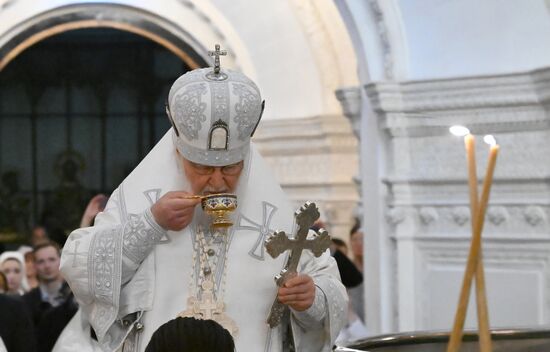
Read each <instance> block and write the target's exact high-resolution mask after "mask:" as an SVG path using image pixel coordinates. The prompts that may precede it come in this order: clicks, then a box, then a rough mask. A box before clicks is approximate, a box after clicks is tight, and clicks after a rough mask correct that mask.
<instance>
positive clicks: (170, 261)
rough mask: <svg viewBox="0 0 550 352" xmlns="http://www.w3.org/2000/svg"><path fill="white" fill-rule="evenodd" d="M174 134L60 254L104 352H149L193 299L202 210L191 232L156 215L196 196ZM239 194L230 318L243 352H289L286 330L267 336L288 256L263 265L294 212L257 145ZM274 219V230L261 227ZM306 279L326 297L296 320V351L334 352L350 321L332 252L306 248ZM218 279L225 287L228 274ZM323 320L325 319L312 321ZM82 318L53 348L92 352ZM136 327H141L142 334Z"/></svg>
mask: <svg viewBox="0 0 550 352" xmlns="http://www.w3.org/2000/svg"><path fill="white" fill-rule="evenodd" d="M170 133H171V131H169V132H168V133H167V135H165V136H164V137H163V139H162V140H161V141H160V142H159V143H158V144H157V145H156V146H155V148H154V149H153V150H152V151H151V153H149V155H148V156H147V157H146V158H145V159H144V160H143V161H142V162H141V163H140V165H139V166H138V167H137V168H136V169H135V170H134V171H133V172H132V173H131V174H130V175H129V176H128V177H127V178H126V180H124V182H123V183H122V184H121V185H120V186H119V188H118V189H117V190H116V191H115V192H114V193H113V194H112V196H111V197H110V200H109V203H108V204H107V207H106V209H105V211H104V212H103V213H100V214H99V215H98V217H97V218H96V223H95V224H96V225H95V226H94V227H90V228H84V229H79V230H76V231H74V232H73V233H72V234H71V235H70V236H69V238H68V240H67V243H66V244H65V247H64V249H63V253H62V257H61V270H62V272H63V274H64V276H65V278H66V279H67V282H68V283H69V285H70V286H71V289H72V290H73V292H74V294H75V297H76V298H77V300H78V303H79V304H80V307H81V309H82V312H81V316H82V317H83V318H84V319H85V320H87V321H89V322H90V324H91V325H92V326H93V328H94V331H95V333H96V334H97V337H98V341H99V345H100V346H101V348H102V349H103V350H104V351H114V350H117V349H120V348H121V346H122V344H123V343H124V346H123V348H124V351H143V350H144V349H145V347H146V345H147V343H148V342H149V339H150V337H151V335H152V334H153V332H154V331H155V330H156V329H157V328H158V327H159V326H160V325H162V324H163V323H165V322H166V321H168V320H170V319H173V318H175V317H176V316H177V315H178V314H179V313H180V312H182V311H183V310H185V309H186V308H187V298H188V297H189V294H191V295H192V294H193V292H191V293H190V292H188V291H189V287H190V282H189V281H190V279H191V271H192V268H193V263H192V260H193V240H194V238H195V232H194V229H195V227H196V225H197V224H196V223H197V222H198V220H197V219H198V218H200V216H199V215H200V214H199V212H201V211H200V210H198V211H197V213H196V214H195V218H194V220H193V223H192V224H190V225H189V226H188V227H186V228H185V229H184V230H182V231H180V232H179V233H175V232H170V231H169V232H168V233H165V232H164V231H163V230H162V229H161V228H160V227H159V226H158V225H157V224H156V223H155V222H154V220H153V218H152V215H151V214H150V210H149V208H150V206H151V205H152V204H153V203H154V202H155V201H156V200H157V199H158V198H160V196H162V195H163V194H164V193H166V192H168V191H173V190H188V191H189V187H188V185H187V182H186V180H185V176H184V173H183V171H182V170H181V167H180V165H179V162H178V160H177V156H176V153H175V149H174V147H173V144H172V143H171V141H170V136H169V134H170ZM237 196H238V200H239V207H238V211H237V214H236V216H235V217H236V219H235V225H234V226H233V227H232V228H231V232H230V233H229V234H228V236H229V250H228V255H227V262H226V266H223V265H222V266H220V267H221V268H224V267H225V268H226V269H225V270H227V276H226V289H225V294H224V295H223V301H224V302H225V305H226V314H227V315H229V317H231V318H232V319H233V320H235V321H236V323H237V325H238V328H239V334H238V336H237V337H236V338H235V344H236V349H237V351H254V352H257V351H282V340H283V331H284V329H282V328H281V327H278V328H276V329H273V330H270V329H269V327H268V325H267V324H266V323H265V320H266V318H267V316H268V314H269V310H270V308H271V304H272V303H273V300H274V299H275V296H276V292H277V288H276V286H275V284H274V281H273V277H274V275H276V274H278V273H279V271H280V270H281V268H282V266H283V264H284V260H285V258H284V256H280V257H279V258H277V259H272V258H270V257H269V256H268V255H267V254H265V255H264V256H263V258H262V253H263V240H264V239H265V238H264V237H265V235H267V234H268V233H269V232H270V231H273V230H279V229H280V230H285V231H287V232H289V231H291V230H293V209H292V208H291V206H290V204H289V202H288V200H287V198H286V196H285V195H284V193H283V192H282V190H281V189H280V187H279V186H278V184H277V183H276V182H275V180H274V179H273V177H272V176H271V174H270V172H269V170H268V168H267V167H266V165H264V162H263V160H262V158H261V157H260V156H259V154H258V153H257V152H256V151H255V149H254V148H251V152H250V154H249V156H248V157H247V159H246V160H245V170H243V173H242V174H241V177H240V179H239V185H238V187H237ZM264 220H265V221H264ZM268 221H269V226H268V227H266V226H263V227H262V226H256V225H261V224H263V223H264V222H268ZM257 227H258V228H257ZM262 236H263V237H262ZM256 244H259V247H257V246H256ZM299 272H302V273H307V274H309V275H310V276H311V277H312V278H313V279H314V282H315V285H316V286H317V287H318V289H319V290H320V292H322V295H320V296H319V295H316V300H315V303H314V305H313V306H312V307H311V308H310V309H309V310H308V311H306V312H302V313H300V314H292V315H291V316H292V319H291V325H292V331H293V335H294V342H295V345H296V349H297V351H330V350H331V348H332V344H333V342H334V340H335V339H336V336H337V335H338V332H339V331H340V329H341V327H342V326H343V325H344V324H345V321H346V314H347V295H346V292H345V288H344V287H343V285H342V284H341V283H340V280H339V275H338V270H337V267H336V263H335V261H334V259H333V258H332V257H331V256H330V255H329V252H328V251H327V252H326V253H325V254H323V255H322V256H321V257H319V258H313V256H312V255H311V254H310V253H309V251H305V252H304V254H303V255H302V261H301V264H300V268H299ZM217 278H218V280H219V281H218V282H221V281H222V278H223V275H218V276H217ZM319 312H325V314H319ZM316 316H317V317H319V316H320V317H324V318H323V319H322V321H320V322H315V321H314V319H315V318H314V317H316ZM296 318H297V319H296ZM75 319H80V318H79V317H75V318H73V322H71V324H70V326H71V327H72V328H68V329H66V331H64V333H63V334H62V336H61V338H60V341H59V342H58V344H57V345H56V348H55V349H54V351H58V352H60V351H69V350H73V351H74V350H75V347H74V346H77V345H78V346H79V348H78V350H79V352H84V351H92V350H93V348H92V347H91V346H92V345H93V344H94V343H93V342H91V341H88V343H86V340H90V339H89V338H86V339H84V340H82V337H83V336H86V337H88V336H89V331H88V332H86V326H85V325H82V324H78V323H74V320H75ZM138 321H139V322H140V323H142V324H143V325H144V328H143V329H142V330H141V331H139V332H136V329H134V327H135V326H136V323H137V322H138ZM75 328H76V329H78V328H82V329H84V332H82V331H80V332H75V331H74V329H75ZM79 337H80V338H79ZM61 341H64V342H63V343H61ZM65 345H67V346H73V347H71V348H69V349H66V348H65ZM96 346H97V344H96Z"/></svg>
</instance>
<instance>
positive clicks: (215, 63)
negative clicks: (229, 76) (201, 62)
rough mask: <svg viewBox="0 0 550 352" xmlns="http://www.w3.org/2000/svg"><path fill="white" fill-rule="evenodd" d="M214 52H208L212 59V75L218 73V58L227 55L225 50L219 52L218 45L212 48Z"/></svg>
mask: <svg viewBox="0 0 550 352" xmlns="http://www.w3.org/2000/svg"><path fill="white" fill-rule="evenodd" d="M214 48H215V50H214V51H212V50H209V51H208V55H209V56H213V57H214V73H215V74H218V73H220V56H225V55H227V50H220V44H216V45H215V46H214Z"/></svg>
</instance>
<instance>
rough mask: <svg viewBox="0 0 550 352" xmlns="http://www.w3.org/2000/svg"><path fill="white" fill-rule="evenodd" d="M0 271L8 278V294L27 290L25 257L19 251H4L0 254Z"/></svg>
mask: <svg viewBox="0 0 550 352" xmlns="http://www.w3.org/2000/svg"><path fill="white" fill-rule="evenodd" d="M0 271H2V272H3V273H4V275H6V278H7V279H8V292H7V293H8V294H12V295H23V294H25V293H26V292H27V291H29V284H28V282H27V275H26V273H25V259H24V257H23V255H22V254H21V253H19V252H4V253H2V255H0Z"/></svg>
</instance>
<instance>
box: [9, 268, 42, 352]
mask: <svg viewBox="0 0 550 352" xmlns="http://www.w3.org/2000/svg"><path fill="white" fill-rule="evenodd" d="M0 276H2V275H0ZM1 280H2V279H0V281H1ZM2 347H4V350H2ZM0 351H8V352H35V351H36V341H35V339H34V331H33V327H32V322H31V318H30V317H29V314H28V311H27V309H26V307H25V304H24V303H23V302H21V300H20V299H19V298H18V297H13V296H8V295H5V294H0Z"/></svg>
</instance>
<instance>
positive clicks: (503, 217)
mask: <svg viewBox="0 0 550 352" xmlns="http://www.w3.org/2000/svg"><path fill="white" fill-rule="evenodd" d="M509 217H510V215H509V214H508V211H507V210H506V208H504V207H500V206H496V207H489V209H488V210H487V218H488V219H489V221H490V222H491V223H493V224H494V225H496V226H499V225H500V224H502V223H503V222H505V221H507V220H508V218H509Z"/></svg>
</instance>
